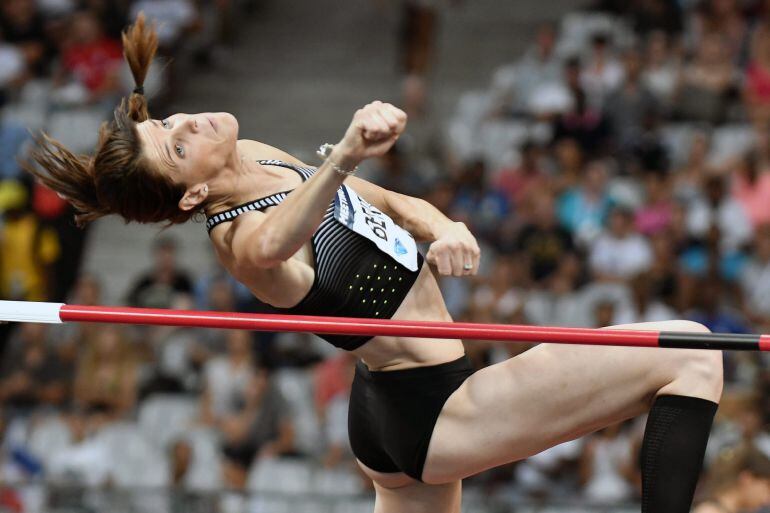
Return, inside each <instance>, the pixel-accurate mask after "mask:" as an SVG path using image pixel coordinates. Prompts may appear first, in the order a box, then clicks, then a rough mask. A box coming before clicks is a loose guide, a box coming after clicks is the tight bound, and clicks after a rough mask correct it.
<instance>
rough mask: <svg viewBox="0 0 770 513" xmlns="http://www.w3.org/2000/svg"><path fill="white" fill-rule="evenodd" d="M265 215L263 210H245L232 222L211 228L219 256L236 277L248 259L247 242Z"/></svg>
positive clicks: (212, 239)
mask: <svg viewBox="0 0 770 513" xmlns="http://www.w3.org/2000/svg"><path fill="white" fill-rule="evenodd" d="M264 217H265V214H263V213H262V212H244V213H243V214H241V215H240V216H238V217H237V218H235V219H233V220H232V221H231V222H229V223H222V224H220V225H219V226H216V227H214V228H213V229H212V230H211V233H210V236H211V242H212V244H213V245H214V250H215V252H216V255H217V258H218V259H219V261H220V263H221V264H222V265H223V266H225V268H227V269H228V271H230V273H231V274H233V275H234V276H236V278H237V274H238V273H239V271H240V270H241V268H242V267H243V265H244V261H245V260H246V256H247V253H248V252H247V251H246V249H247V248H248V244H247V242H248V240H249V239H250V238H253V237H254V235H255V232H256V231H257V230H258V228H259V227H260V225H261V224H262V221H263V220H264Z"/></svg>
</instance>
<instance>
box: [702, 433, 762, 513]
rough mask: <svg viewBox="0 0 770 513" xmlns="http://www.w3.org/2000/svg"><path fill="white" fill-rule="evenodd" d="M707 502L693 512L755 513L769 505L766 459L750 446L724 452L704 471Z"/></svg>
mask: <svg viewBox="0 0 770 513" xmlns="http://www.w3.org/2000/svg"><path fill="white" fill-rule="evenodd" d="M707 487H708V488H707V489H708V499H706V500H705V501H703V502H702V503H701V504H699V505H698V506H697V507H696V508H695V509H694V510H693V512H694V513H723V512H725V511H758V510H760V508H764V507H767V506H770V460H769V459H768V458H767V456H765V455H764V454H763V453H761V452H760V451H759V450H758V449H756V448H755V447H752V446H739V447H735V448H730V449H726V450H724V451H723V452H722V453H721V454H720V455H719V457H718V459H717V461H716V462H715V463H714V466H713V467H712V468H711V469H710V470H709V471H708V480H707Z"/></svg>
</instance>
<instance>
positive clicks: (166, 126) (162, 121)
mask: <svg viewBox="0 0 770 513" xmlns="http://www.w3.org/2000/svg"><path fill="white" fill-rule="evenodd" d="M160 124H161V125H163V128H169V126H170V125H169V122H168V120H165V119H163V120H161V122H160Z"/></svg>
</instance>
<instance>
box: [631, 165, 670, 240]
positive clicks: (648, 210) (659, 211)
mask: <svg viewBox="0 0 770 513" xmlns="http://www.w3.org/2000/svg"><path fill="white" fill-rule="evenodd" d="M644 185H645V198H644V204H643V205H642V206H641V207H640V208H639V209H638V210H637V211H636V215H635V223H636V228H637V230H639V232H640V233H641V234H642V235H646V236H651V235H654V234H656V233H660V232H661V231H663V230H665V229H667V228H668V227H669V225H670V224H671V217H672V208H673V203H672V201H671V195H670V186H669V180H668V177H667V176H666V174H665V173H663V172H660V171H651V172H647V173H645V176H644Z"/></svg>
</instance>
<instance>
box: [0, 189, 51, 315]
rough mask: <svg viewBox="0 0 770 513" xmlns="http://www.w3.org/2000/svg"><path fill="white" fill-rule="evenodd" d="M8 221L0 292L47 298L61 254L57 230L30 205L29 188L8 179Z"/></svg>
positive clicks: (0, 236) (1, 236)
mask: <svg viewBox="0 0 770 513" xmlns="http://www.w3.org/2000/svg"><path fill="white" fill-rule="evenodd" d="M5 187H7V188H8V189H7V190H8V194H7V195H6V202H5V208H6V211H5V225H4V227H3V230H2V232H0V295H1V296H2V297H3V298H4V299H15V300H23V301H46V300H48V299H49V298H50V297H51V284H52V283H53V279H52V276H51V273H52V270H53V265H54V263H55V262H56V260H57V259H58V258H59V253H60V246H59V240H58V238H57V237H56V233H55V232H54V231H53V230H51V229H49V228H47V227H46V226H44V225H43V224H42V223H41V222H40V220H39V219H38V218H37V217H36V216H35V214H34V213H33V212H32V210H31V208H30V203H29V202H30V199H29V193H28V192H27V189H26V188H25V187H23V186H22V185H21V184H19V183H18V182H6V183H5Z"/></svg>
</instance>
